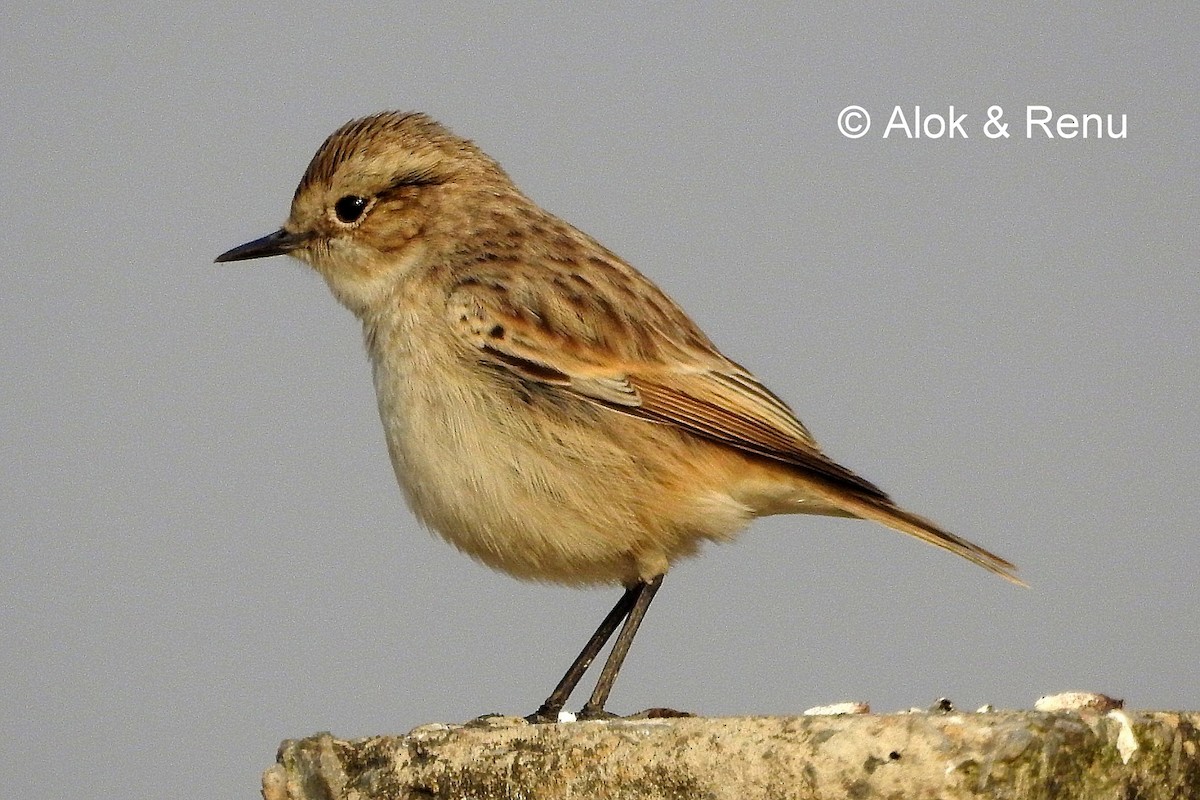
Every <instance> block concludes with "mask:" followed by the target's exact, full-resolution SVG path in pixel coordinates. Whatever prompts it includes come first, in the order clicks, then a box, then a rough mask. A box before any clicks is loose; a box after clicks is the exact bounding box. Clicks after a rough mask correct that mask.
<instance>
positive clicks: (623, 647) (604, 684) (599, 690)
mask: <svg viewBox="0 0 1200 800" xmlns="http://www.w3.org/2000/svg"><path fill="white" fill-rule="evenodd" d="M662 580H663V576H662V575H659V576H658V577H657V578H655V579H654V580H652V581H650V582H649V583H639V584H638V585H637V586H635V587H634V589H631V590H630V591H634V590H636V591H637V599H636V600H635V601H634V603H633V608H631V609H629V615H628V616H627V617H626V618H625V625H624V626H623V627H622V628H621V632H620V633H619V634H617V641H616V642H615V643H614V644H613V649H612V652H611V653H609V654H608V661H605V662H604V669H603V670H602V671H601V672H600V680H598V681H596V688H595V690H593V691H592V696H591V697H590V698H589V699H588V701H587V704H586V705H584V707H583V708H582V709H581V710H580V712H579V718H580V719H603V718H604V717H607V716H609V715H608V714H606V713H605V711H604V704H605V703H607V702H608V695H609V693H610V692H612V687H613V683H614V682H616V680H617V673H618V672H620V671H621V664H623V663H625V656H626V654H628V653H629V645H631V644H633V637H634V636H636V635H637V631H638V626H639V625H641V624H642V618H643V617H645V616H646V609H648V608H649V607H650V601H651V600H653V599H654V595H655V593H656V592H658V587H660V586H662Z"/></svg>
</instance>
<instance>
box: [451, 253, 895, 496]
mask: <svg viewBox="0 0 1200 800" xmlns="http://www.w3.org/2000/svg"><path fill="white" fill-rule="evenodd" d="M622 266H623V265H622ZM613 269H619V267H616V266H614V267H613ZM625 269H629V268H627V267H626V268H625ZM519 277H520V276H519V275H518V276H514V275H512V274H510V275H507V276H505V279H504V280H503V281H501V280H499V279H497V280H495V281H487V280H482V279H479V278H472V279H469V280H467V281H464V282H463V283H461V284H460V285H459V286H458V287H457V288H456V290H455V291H454V292H453V293H452V295H451V299H450V312H451V322H452V324H453V325H454V326H455V328H456V330H458V331H459V333H460V334H461V335H462V337H463V338H464V339H465V340H466V341H467V342H468V343H469V344H470V345H471V346H472V347H474V348H476V349H477V351H478V352H479V354H480V356H481V357H483V358H486V359H489V360H491V361H492V362H493V363H495V364H499V365H503V366H504V367H506V368H507V369H509V370H511V371H513V372H515V373H516V374H518V375H520V376H521V377H522V378H524V379H526V380H531V381H536V382H540V383H543V384H549V385H553V386H558V387H561V388H562V389H563V390H565V391H570V392H574V393H575V394H578V395H580V396H582V397H586V398H588V399H590V400H592V401H595V402H597V403H599V404H602V405H604V406H607V407H609V408H612V409H615V410H617V411H620V412H623V413H626V414H631V415H633V416H637V417H640V418H643V419H646V420H650V421H653V422H657V423H662V424H667V425H674V426H676V427H679V428H682V429H683V430H686V431H689V432H690V433H693V434H696V435H698V436H702V437H704V438H707V439H710V440H712V441H716V442H720V443H722V444H725V445H728V446H730V447H736V448H738V449H740V450H744V451H747V452H750V453H755V454H756V455H760V456H764V457H766V458H770V459H774V460H776V461H781V462H784V463H787V464H791V465H793V466H796V467H799V468H800V469H802V470H805V471H807V472H811V473H814V474H815V475H816V476H819V477H821V478H824V479H826V480H829V481H831V482H833V483H835V484H837V485H839V486H842V487H845V488H847V489H851V490H853V491H854V492H856V493H859V494H862V495H865V496H867V497H870V498H873V499H876V500H882V501H887V496H886V495H885V494H884V493H883V492H882V491H881V490H880V489H879V488H877V487H876V486H874V485H873V484H872V483H870V482H869V481H867V480H864V479H863V478H860V477H859V476H857V475H855V474H854V473H853V472H851V471H849V470H847V469H846V468H844V467H842V466H840V465H838V464H836V463H835V462H833V461H831V460H830V459H829V458H827V457H826V456H825V455H824V454H822V453H821V451H820V449H819V448H818V447H817V444H816V442H815V441H814V440H813V438H812V436H811V434H809V432H808V430H807V429H806V428H805V427H804V425H803V424H801V422H800V421H799V420H798V419H796V416H795V415H794V414H793V413H792V411H791V409H789V408H788V407H787V405H786V404H785V403H784V402H783V401H782V400H780V399H779V398H778V397H776V396H775V395H774V394H773V393H771V392H770V391H769V390H768V389H767V388H766V387H764V386H763V385H762V384H761V383H759V382H758V380H757V379H756V378H755V377H754V376H753V375H751V374H750V373H749V372H747V371H746V370H745V369H743V368H742V367H740V366H739V365H737V364H735V363H734V362H732V361H730V360H729V359H727V358H725V357H724V356H723V355H721V354H720V353H719V352H718V351H717V350H716V348H715V347H714V346H713V345H712V343H711V342H710V341H709V340H708V338H707V337H706V336H704V334H703V333H702V332H701V331H700V330H699V329H698V328H697V327H696V326H695V324H694V323H693V322H692V321H691V320H690V319H688V318H687V316H686V315H685V314H684V313H683V312H682V311H681V310H680V309H679V308H678V306H676V305H675V304H674V303H673V302H672V301H671V300H670V299H668V298H667V297H666V296H665V295H664V294H662V292H660V291H659V290H658V289H657V288H655V287H654V286H653V285H651V284H650V283H649V282H648V281H646V280H645V279H644V278H642V277H641V276H640V275H638V274H637V273H635V272H633V271H632V270H629V271H628V273H625V272H624V271H623V270H622V273H621V274H619V275H616V276H614V279H616V278H619V279H622V280H624V281H626V282H630V281H632V282H633V284H634V288H635V289H636V292H637V294H636V295H635V296H636V297H637V298H638V299H639V300H640V301H641V302H625V303H623V304H622V303H618V302H617V301H616V298H615V297H613V298H610V297H608V296H606V294H605V293H604V292H603V289H605V288H607V287H605V286H604V285H603V284H602V283H601V282H600V281H598V280H593V281H592V289H593V291H592V292H591V293H590V294H589V295H588V296H586V297H584V296H578V297H576V298H575V300H574V301H573V302H569V301H568V300H567V298H566V296H564V295H563V294H562V292H561V291H555V290H556V286H555V284H554V283H553V281H548V280H544V279H543V280H540V281H521V280H520V279H519ZM557 288H558V289H561V288H562V287H561V286H560V287H557Z"/></svg>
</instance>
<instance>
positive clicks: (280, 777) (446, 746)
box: [263, 710, 1200, 800]
mask: <svg viewBox="0 0 1200 800" xmlns="http://www.w3.org/2000/svg"><path fill="white" fill-rule="evenodd" d="M277 760H278V763H277V764H276V765H275V766H273V767H271V768H270V769H268V770H267V771H266V773H265V774H264V775H263V797H264V798H265V800H318V798H319V799H320V800H331V799H332V798H354V800H383V799H384V798H387V799H388V800H400V799H401V798H404V799H405V800H407V799H408V798H421V799H422V800H428V799H429V798H455V800H460V799H462V798H473V799H474V800H492V799H493V798H523V799H525V800H541V799H542V798H546V799H547V800H548V799H549V798H567V797H570V798H618V799H619V798H638V800H642V799H643V798H664V799H665V798H672V799H674V798H681V799H682V798H687V799H688V800H693V799H695V798H706V799H710V800H726V799H728V800H758V798H763V799H764V800H765V799H766V798H771V800H784V799H785V798H820V799H821V800H824V799H825V798H853V799H854V800H867V799H868V798H905V799H906V800H910V799H913V800H915V799H916V798H938V799H939V800H954V798H967V797H970V798H1022V799H1023V800H1039V799H1040V798H1047V799H1049V798H1054V800H1070V799H1071V798H1110V797H1111V798H1134V797H1136V798H1138V799H1139V800H1156V798H1200V713H1169V712H1156V713H1139V712H1133V711H1120V710H1115V711H1110V712H1108V713H1102V712H1096V711H1092V710H1084V711H1064V712H1053V713H1045V712H1037V711H1012V712H993V713H959V712H953V713H948V714H936V713H919V714H889V715H870V714H866V715H851V716H801V717H732V718H725V719H705V718H696V717H693V718H681V719H651V720H638V721H629V720H615V721H610V722H575V723H566V724H558V725H536V726H535V725H529V724H527V723H526V722H525V721H524V720H521V719H517V718H511V717H492V718H484V719H481V720H476V721H474V722H471V723H468V724H466V725H441V724H434V725H424V726H421V727H420V728H416V729H415V730H413V731H411V732H410V733H408V734H407V735H404V736H375V737H371V738H367V739H359V740H355V741H344V740H340V739H335V738H334V737H333V736H331V735H329V734H319V735H317V736H313V737H310V738H307V739H299V740H289V741H286V742H284V743H283V744H282V745H281V746H280V749H279V755H278V759H277Z"/></svg>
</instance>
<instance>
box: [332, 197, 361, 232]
mask: <svg viewBox="0 0 1200 800" xmlns="http://www.w3.org/2000/svg"><path fill="white" fill-rule="evenodd" d="M366 208H367V198H365V197H358V196H357V195H353V194H348V195H346V196H345V197H343V198H341V199H340V200H338V201H337V202H336V203H334V204H333V213H335V214H337V218H338V221H339V222H344V223H346V224H347V225H349V224H350V223H351V222H358V218H359V217H361V216H362V215H363V211H365V210H366Z"/></svg>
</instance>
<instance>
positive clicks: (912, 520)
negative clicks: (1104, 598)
mask: <svg viewBox="0 0 1200 800" xmlns="http://www.w3.org/2000/svg"><path fill="white" fill-rule="evenodd" d="M813 488H819V491H820V493H821V494H822V495H824V497H825V499H826V500H827V501H828V502H830V503H831V504H833V505H835V506H837V507H839V508H842V509H845V511H846V513H847V514H850V515H853V516H855V517H858V518H860V519H869V520H872V521H874V522H880V523H882V524H884V525H886V526H888V527H889V528H891V529H893V530H897V531H900V532H901V533H907V534H908V535H909V536H915V537H916V538H918V539H920V540H921V541H923V542H928V543H929V544H931V545H933V546H934V547H940V548H942V549H943V550H949V551H950V552H951V553H954V554H956V555H960V556H962V557H963V558H965V559H966V560H967V561H970V562H971V563H972V564H978V565H979V566H981V567H983V568H984V569H986V570H987V571H988V572H994V573H996V574H997V575H999V576H1000V577H1001V578H1004V579H1005V580H1007V581H1011V582H1013V583H1015V584H1016V585H1018V586H1028V584H1027V583H1025V582H1024V581H1023V580H1021V579H1020V578H1018V577H1017V576H1016V575H1015V574H1014V573H1015V571H1016V569H1017V566H1016V565H1015V564H1013V563H1012V562H1011V561H1008V560H1006V559H1003V558H1001V557H1000V556H998V555H996V554H995V553H992V552H990V551H988V550H984V549H983V548H982V547H980V546H979V545H977V544H973V543H971V542H968V541H967V540H966V539H963V538H962V537H960V536H955V535H954V534H953V533H950V532H949V531H944V530H942V529H941V528H939V527H938V526H937V525H934V524H933V523H932V522H930V521H929V520H927V519H925V518H924V517H919V516H917V515H916V514H913V513H911V512H909V511H905V510H904V509H902V508H900V507H899V506H897V505H895V504H893V503H892V502H890V501H888V500H883V499H879V498H876V497H864V496H862V495H858V494H855V493H853V492H851V491H849V490H847V489H844V488H842V487H832V486H828V485H825V486H820V487H813Z"/></svg>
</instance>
